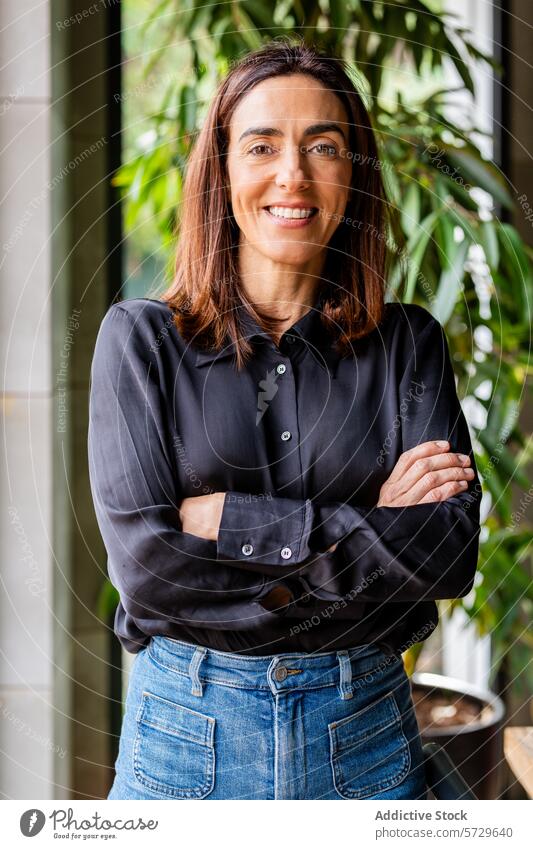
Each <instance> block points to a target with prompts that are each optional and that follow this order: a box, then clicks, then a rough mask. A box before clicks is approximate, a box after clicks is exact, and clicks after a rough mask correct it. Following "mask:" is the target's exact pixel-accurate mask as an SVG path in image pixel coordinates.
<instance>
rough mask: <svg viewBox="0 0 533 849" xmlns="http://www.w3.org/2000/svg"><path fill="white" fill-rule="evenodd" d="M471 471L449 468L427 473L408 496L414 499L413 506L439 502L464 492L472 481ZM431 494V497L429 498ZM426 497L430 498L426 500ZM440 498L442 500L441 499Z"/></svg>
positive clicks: (472, 473)
mask: <svg viewBox="0 0 533 849" xmlns="http://www.w3.org/2000/svg"><path fill="white" fill-rule="evenodd" d="M473 477H474V472H473V470H472V469H462V468H458V467H455V468H449V469H440V470H438V471H433V472H428V474H426V475H424V476H423V477H422V478H421V479H420V480H419V481H418V482H417V483H415V485H414V486H413V487H411V489H410V490H409V494H410V495H411V496H413V497H414V498H415V504H420V503H422V502H424V501H425V500H427V501H440V500H443V498H449V497H450V495H457V493H458V492H464V491H465V490H466V488H467V486H468V483H469V482H470V481H471V480H472V479H473ZM431 493H433V496H431ZM428 496H431V497H429V498H428ZM441 496H442V498H441Z"/></svg>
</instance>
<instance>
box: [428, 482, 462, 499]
mask: <svg viewBox="0 0 533 849" xmlns="http://www.w3.org/2000/svg"><path fill="white" fill-rule="evenodd" d="M467 487H468V481H451V482H450V483H446V484H444V485H443V486H439V487H437V488H436V489H431V490H430V491H429V492H428V493H426V495H424V497H423V498H421V499H420V501H419V502H418V504H427V503H429V502H431V501H446V499H447V498H451V496H452V495H458V494H459V493H460V492H466V489H467Z"/></svg>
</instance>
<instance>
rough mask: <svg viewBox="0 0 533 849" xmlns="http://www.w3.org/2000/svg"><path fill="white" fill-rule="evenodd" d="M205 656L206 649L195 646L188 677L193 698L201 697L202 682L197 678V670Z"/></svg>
mask: <svg viewBox="0 0 533 849" xmlns="http://www.w3.org/2000/svg"><path fill="white" fill-rule="evenodd" d="M206 654H207V648H206V647H205V646H196V648H195V650H194V654H193V656H192V659H191V662H190V664H189V675H190V678H191V681H192V687H191V693H192V694H193V696H203V688H202V682H201V681H200V678H199V676H198V670H199V668H200V664H201V662H202V660H203V659H204V657H205V656H206Z"/></svg>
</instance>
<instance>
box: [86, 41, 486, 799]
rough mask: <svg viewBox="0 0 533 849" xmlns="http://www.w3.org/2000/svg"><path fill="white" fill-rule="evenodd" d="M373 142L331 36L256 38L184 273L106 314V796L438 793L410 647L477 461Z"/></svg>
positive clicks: (196, 214) (187, 242) (217, 123)
mask: <svg viewBox="0 0 533 849" xmlns="http://www.w3.org/2000/svg"><path fill="white" fill-rule="evenodd" d="M348 153H350V154H351V155H348ZM377 161H378V160H377V150H376V145H375V141H374V137H373V133H372V129H371V127H370V122H369V119H368V115H367V113H366V110H365V108H364V105H363V102H362V100H361V97H360V96H359V94H358V92H357V91H356V89H355V87H354V85H353V83H352V82H351V80H350V77H349V75H348V73H347V71H346V69H345V68H344V67H343V64H342V63H341V62H340V61H339V60H337V59H335V58H331V57H325V56H322V55H320V54H319V53H318V52H317V51H315V50H313V49H312V48H309V47H306V46H303V45H301V44H283V43H274V44H271V45H266V46H265V47H264V48H262V49H261V50H259V51H257V52H256V53H254V54H252V55H251V56H249V57H247V59H244V60H243V61H242V63H241V64H240V65H238V66H236V67H234V68H233V69H232V70H231V71H230V73H229V74H228V76H227V77H226V78H225V79H224V80H223V81H222V83H221V85H220V87H219V89H218V91H217V93H216V95H215V98H214V100H213V103H212V104H211V107H210V110H209V113H208V115H207V118H206V121H205V124H204V126H203V128H202V130H201V132H200V134H199V137H198V139H197V141H196V146H195V148H194V150H193V153H192V155H191V159H190V162H189V168H188V172H187V179H186V184H185V190H184V202H183V210H182V216H181V222H180V230H179V247H178V256H177V266H176V278H175V280H174V282H173V284H172V286H171V287H170V289H169V291H168V292H167V293H166V295H165V296H164V297H162V298H161V299H160V300H150V299H146V298H134V299H130V300H126V301H122V302H121V303H120V304H114V305H113V306H112V307H111V308H110V309H109V311H108V313H107V314H106V316H105V317H104V320H103V322H102V325H101V327H100V331H99V334H98V338H97V343H96V349H95V353H94V359H93V366H92V374H91V401H90V424H89V469H90V475H91V487H92V491H93V498H94V503H95V510H96V514H97V517H98V522H99V525H100V529H101V532H102V536H103V539H104V542H105V545H106V548H107V551H108V555H109V561H108V564H109V575H110V578H111V580H112V582H113V583H114V585H115V586H116V587H117V588H118V590H119V593H120V604H119V606H118V608H117V614H116V619H115V630H116V633H117V635H118V636H119V638H120V640H121V642H122V644H123V645H124V646H125V647H126V648H127V649H128V650H129V651H131V652H135V653H137V656H136V658H135V662H134V665H133V668H132V673H131V676H130V681H129V686H128V697H127V702H126V712H125V715H124V720H123V727H122V733H121V738H120V748H119V756H118V759H117V763H116V773H117V774H116V778H115V782H114V784H113V787H112V790H111V793H110V795H109V798H112V799H120V798H123V799H141V798H146V799H170V798H174V799H176V798H177V799H188V798H202V799H203V798H209V799H252V798H255V799H368V798H372V799H423V798H425V796H426V791H427V788H426V782H425V776H424V766H423V757H422V747H421V741H420V735H419V730H418V726H417V722H416V717H415V713H414V707H413V702H412V697H411V690H410V684H409V679H408V678H407V675H406V672H405V669H404V666H403V662H402V658H401V652H402V650H404V649H405V648H406V647H407V646H409V645H412V644H413V643H414V642H417V641H421V640H423V639H425V638H426V637H427V636H428V635H429V634H430V633H431V631H432V630H433V629H434V627H435V626H436V624H437V618H438V617H437V608H436V605H435V600H436V599H438V598H456V597H458V596H462V595H466V594H467V593H468V592H469V590H470V589H471V587H472V584H473V580H474V574H475V570H476V563H477V544H478V535H479V501H480V492H481V488H480V486H479V480H478V478H477V472H476V469H475V464H474V459H473V457H472V456H471V455H472V446H471V443H470V437H469V432H468V427H467V425H466V421H465V418H464V415H463V413H462V410H461V407H460V404H459V401H458V398H457V394H456V390H455V381H454V374H453V370H452V366H451V362H450V357H449V353H448V348H447V343H446V338H445V336H444V332H443V328H442V327H441V325H440V324H439V322H438V321H436V320H435V319H434V318H433V317H432V316H431V315H430V314H429V313H428V312H427V310H425V309H423V308H422V307H419V306H415V305H401V304H395V303H385V299H384V293H385V283H384V279H385V273H386V256H385V249H384V244H385V240H384V238H383V236H384V234H385V224H386V214H385V203H384V196H383V187H382V184H381V180H380V172H379V169H378V168H376V167H375V164H376V162H377ZM356 162H357V165H356V164H355V163H356ZM162 328H165V330H166V331H167V332H166V333H165V334H163V335H162ZM154 340H158V344H155V343H154ZM235 366H237V368H235Z"/></svg>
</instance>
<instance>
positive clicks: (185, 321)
mask: <svg viewBox="0 0 533 849" xmlns="http://www.w3.org/2000/svg"><path fill="white" fill-rule="evenodd" d="M348 69H349V66H348V65H347V63H346V62H345V61H344V60H342V59H340V58H336V57H330V56H326V55H323V54H322V53H321V52H319V51H318V50H317V49H315V48H313V47H309V46H308V45H306V44H304V43H302V42H301V41H298V40H297V39H294V38H289V39H287V40H286V41H283V40H282V41H278V40H276V41H272V42H269V43H268V44H265V45H263V46H262V47H260V48H259V49H258V50H255V51H254V52H253V53H250V54H248V55H247V56H245V57H244V58H243V59H241V60H240V61H239V62H238V63H237V64H235V65H234V66H233V67H232V68H231V70H230V71H229V72H228V74H227V75H226V77H225V78H224V79H223V80H222V81H221V83H220V84H219V86H218V89H217V91H216V93H215V95H214V98H213V100H212V102H211V104H210V107H209V110H208V113H207V117H206V119H205V122H204V124H203V127H202V129H201V131H200V132H199V134H198V136H197V138H196V140H195V143H194V145H193V148H192V151H191V154H190V156H189V159H188V163H187V173H186V177H185V181H184V187H183V197H182V208H181V213H180V216H179V221H178V228H177V229H178V232H179V233H180V234H181V235H180V237H179V239H178V249H177V254H176V266H175V277H174V280H173V282H172V284H171V286H170V287H169V289H167V291H166V292H164V293H163V294H162V295H161V300H163V301H165V302H166V303H168V305H169V306H170V307H171V308H172V309H173V310H175V317H174V320H175V324H176V327H177V329H178V330H179V332H180V333H181V335H182V337H183V338H184V339H185V340H186V341H188V342H190V341H193V342H194V344H195V345H196V346H197V347H210V348H213V347H214V348H216V349H219V348H221V347H222V346H223V345H224V343H227V341H228V337H229V339H230V340H231V342H234V343H235V351H236V356H237V367H238V368H241V366H242V365H243V363H244V361H245V360H246V359H247V357H248V356H249V355H251V354H252V353H253V348H252V346H251V345H250V343H249V342H248V341H247V340H246V339H244V338H243V337H241V336H240V334H239V326H238V320H237V312H236V310H235V307H236V306H237V305H238V304H245V306H246V308H247V309H248V310H249V312H250V313H251V314H252V316H253V317H254V318H255V320H256V321H257V322H258V324H259V325H260V326H261V327H262V328H263V329H264V330H265V331H266V332H267V333H276V332H277V327H278V324H280V323H282V322H283V321H284V319H279V318H274V317H272V316H268V315H265V314H263V313H262V312H261V311H260V310H259V309H256V308H254V307H253V306H252V305H251V304H249V302H248V300H247V299H246V296H245V294H244V292H243V290H242V287H241V285H240V282H239V275H238V271H237V255H236V248H237V245H238V241H239V239H238V236H239V234H238V227H237V224H236V222H235V219H234V217H233V214H232V212H231V204H230V202H229V199H228V196H227V185H228V178H227V170H226V157H227V151H228V145H229V125H230V121H231V117H232V115H233V112H234V110H235V108H236V106H237V104H238V102H239V101H240V100H241V98H242V97H244V96H245V95H246V94H247V93H248V92H249V91H250V90H251V89H252V88H253V87H254V86H255V85H257V84H258V83H260V82H261V81H263V80H266V79H268V78H270V77H277V76H282V75H286V74H295V73H300V74H307V75H309V76H311V77H313V78H314V79H316V80H318V81H319V82H321V83H322V84H323V85H324V86H325V87H326V88H329V89H331V90H332V91H333V92H334V93H335V94H336V95H337V97H339V98H340V100H341V102H342V103H343V105H344V106H345V108H346V112H347V114H348V123H349V152H350V155H351V156H352V158H353V160H356V159H357V161H358V162H360V163H361V164H360V165H358V167H357V169H355V168H352V191H351V192H350V197H349V199H348V201H347V205H346V210H345V213H344V216H343V217H342V218H341V222H340V223H339V225H338V227H337V229H336V230H335V232H334V233H333V236H332V237H331V239H330V241H329V243H328V250H327V255H326V260H325V263H324V267H323V272H322V274H321V279H322V284H321V286H320V291H321V292H324V300H323V302H322V308H321V316H320V318H321V321H322V324H323V325H324V326H325V328H326V329H328V330H329V331H334V335H335V337H336V339H335V341H336V344H337V346H338V350H339V352H340V353H341V355H345V354H348V353H350V352H351V351H352V348H351V346H350V340H355V339H358V338H361V337H363V336H366V335H367V334H368V333H370V331H371V330H373V329H374V327H375V326H376V325H377V324H379V322H380V321H381V319H382V318H383V313H384V279H385V274H386V266H387V261H388V252H387V247H386V220H387V205H386V202H385V192H384V187H383V182H382V178H381V172H380V162H379V159H378V151H377V145H376V140H375V138H374V133H373V130H372V125H371V122H370V118H369V115H368V112H367V109H366V107H365V105H364V103H363V100H362V97H361V95H360V94H359V92H358V91H357V88H356V86H355V85H354V83H353V82H352V80H351V78H350V76H349V70H348ZM354 174H357V177H356V178H354ZM354 182H355V185H354ZM346 219H348V221H349V220H350V219H351V221H352V222H354V224H350V223H348V222H347V220H346ZM356 222H363V223H364V227H362V226H361V223H359V226H355V223H356Z"/></svg>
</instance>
